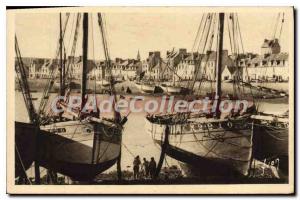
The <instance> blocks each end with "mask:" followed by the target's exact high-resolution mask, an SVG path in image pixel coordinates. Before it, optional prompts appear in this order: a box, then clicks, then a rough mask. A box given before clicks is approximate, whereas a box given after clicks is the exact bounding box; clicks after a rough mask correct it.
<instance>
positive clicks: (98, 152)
mask: <svg viewBox="0 0 300 200" xmlns="http://www.w3.org/2000/svg"><path fill="white" fill-rule="evenodd" d="M40 128H41V130H43V131H44V132H41V134H40V138H39V144H38V145H39V154H38V155H39V161H40V165H41V166H43V167H45V168H47V169H51V170H54V171H56V172H58V173H61V174H64V175H66V176H69V177H71V178H72V179H74V180H92V179H93V178H94V177H95V176H96V175H97V174H99V173H101V172H103V171H105V170H107V169H108V168H110V167H111V166H112V165H114V164H115V163H116V161H117V159H118V157H119V155H120V148H121V139H122V128H121V127H118V126H115V125H114V124H113V123H111V122H108V121H106V122H105V121H104V123H98V122H93V121H89V120H88V119H87V120H84V121H66V122H57V123H54V124H49V125H44V126H41V127H40Z"/></svg>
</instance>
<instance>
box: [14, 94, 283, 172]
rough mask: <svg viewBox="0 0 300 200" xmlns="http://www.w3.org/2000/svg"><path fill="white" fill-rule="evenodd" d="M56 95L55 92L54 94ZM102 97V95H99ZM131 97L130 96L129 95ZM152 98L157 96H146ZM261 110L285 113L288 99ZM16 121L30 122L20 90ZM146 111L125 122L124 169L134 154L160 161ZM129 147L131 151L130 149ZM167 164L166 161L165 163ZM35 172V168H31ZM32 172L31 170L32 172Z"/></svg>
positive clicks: (265, 103)
mask: <svg viewBox="0 0 300 200" xmlns="http://www.w3.org/2000/svg"><path fill="white" fill-rule="evenodd" d="M41 95H42V94H41V93H32V96H33V97H36V98H38V100H36V101H34V104H35V106H36V107H38V105H39V102H40V97H41ZM52 97H54V94H53V95H52ZM99 97H100V96H99ZM127 98H129V97H127ZM146 98H147V99H149V98H150V99H152V98H155V97H149V96H148V97H146ZM259 109H260V111H264V112H268V113H276V114H278V113H283V112H285V111H287V110H288V102H287V100H282V99H280V100H279V99H276V100H264V101H263V102H261V103H260V107H259ZM15 112H16V121H22V122H28V121H29V120H28V114H27V110H26V108H25V104H24V101H23V96H22V94H21V93H20V92H16V111H15ZM145 115H146V113H144V112H142V113H131V114H130V115H129V117H128V121H127V123H126V124H125V129H124V132H123V146H122V162H121V164H122V169H123V170H125V169H128V170H132V162H133V156H136V155H140V157H141V158H143V157H145V158H147V159H148V160H149V159H150V157H152V156H153V157H154V158H155V160H156V161H158V159H159V156H160V149H159V147H158V146H156V145H154V143H153V141H152V139H151V137H150V136H149V135H148V134H146V132H145V131H144V129H145V128H144V126H145ZM125 146H126V147H127V148H126V147H125ZM128 149H129V150H130V151H128ZM167 164H168V165H173V164H175V165H178V162H177V161H176V160H174V159H171V158H167ZM164 165H166V163H165V164H164ZM111 170H116V166H113V167H112V168H111V169H109V171H111ZM29 171H31V172H32V173H33V170H31V169H30V170H29ZM31 172H29V173H30V174H31Z"/></svg>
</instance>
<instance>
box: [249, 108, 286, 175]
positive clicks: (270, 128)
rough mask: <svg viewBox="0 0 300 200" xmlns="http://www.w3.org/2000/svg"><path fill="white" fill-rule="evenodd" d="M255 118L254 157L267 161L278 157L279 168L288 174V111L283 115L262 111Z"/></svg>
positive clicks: (253, 116) (253, 117)
mask: <svg viewBox="0 0 300 200" xmlns="http://www.w3.org/2000/svg"><path fill="white" fill-rule="evenodd" d="M251 118H252V119H254V129H253V132H254V135H253V140H254V142H255V145H254V149H253V151H254V153H253V155H254V158H255V159H258V160H261V161H264V160H266V161H267V162H269V161H270V162H272V161H276V160H277V159H278V161H279V163H277V164H279V165H278V168H279V169H280V170H281V171H282V172H284V173H285V174H288V155H289V153H288V149H289V148H288V135H289V134H288V132H289V119H288V112H287V113H285V114H283V115H272V114H266V113H261V114H259V115H252V116H251Z"/></svg>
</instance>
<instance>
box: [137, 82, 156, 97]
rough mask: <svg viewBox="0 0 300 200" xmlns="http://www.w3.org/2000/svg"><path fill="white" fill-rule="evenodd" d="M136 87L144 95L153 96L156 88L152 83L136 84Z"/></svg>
mask: <svg viewBox="0 0 300 200" xmlns="http://www.w3.org/2000/svg"><path fill="white" fill-rule="evenodd" d="M135 85H136V87H137V88H138V89H139V90H140V91H142V92H143V93H150V94H153V93H154V91H155V88H156V86H155V84H154V83H150V82H149V83H147V82H135Z"/></svg>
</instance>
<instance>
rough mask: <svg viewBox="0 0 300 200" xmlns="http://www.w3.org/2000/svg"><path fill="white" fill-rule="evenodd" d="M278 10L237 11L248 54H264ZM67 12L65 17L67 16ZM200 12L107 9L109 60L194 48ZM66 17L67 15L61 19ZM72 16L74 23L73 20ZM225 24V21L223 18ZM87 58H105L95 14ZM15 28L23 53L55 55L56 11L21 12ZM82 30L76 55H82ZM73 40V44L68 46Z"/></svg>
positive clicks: (283, 39) (285, 36)
mask: <svg viewBox="0 0 300 200" xmlns="http://www.w3.org/2000/svg"><path fill="white" fill-rule="evenodd" d="M277 15H278V12H267V13H265V12H261V11H260V12H247V13H238V16H239V21H240V27H241V33H242V39H243V44H244V49H245V51H246V52H254V53H259V52H260V46H261V45H262V42H263V40H264V39H265V38H271V36H272V34H273V33H272V32H274V31H273V29H274V25H275V22H276V19H277ZM63 16H65V15H63ZM74 16H75V13H71V15H70V19H69V23H68V27H67V32H66V40H65V43H66V46H67V49H68V52H70V49H71V45H70V44H71V41H72V37H70V33H71V30H72V24H73V28H74V24H75V20H74ZM201 16H202V14H201V13H195V12H192V13H188V12H187V13H184V12H181V13H161V12H160V13H153V12H150V13H147V12H144V13H141V12H138V13H134V12H126V13H121V12H120V13H107V14H106V15H105V18H106V27H107V32H108V42H109V51H110V56H111V58H115V57H121V58H136V56H137V52H138V51H140V54H141V58H142V59H146V57H147V55H148V52H149V51H161V53H162V56H163V57H164V56H165V53H166V51H167V50H171V49H172V48H175V49H178V48H186V49H188V51H190V50H191V48H192V46H193V43H194V40H195V37H196V32H197V29H198V26H199V23H200V20H201ZM64 19H65V18H64V17H63V20H64ZM73 20H74V21H73ZM288 20H289V19H285V23H284V25H283V31H282V35H281V40H280V44H281V47H282V51H284V52H287V51H288V49H289V46H288V35H289V34H290V31H291V30H290V29H289V27H288ZM225 27H226V22H225ZM89 30H90V31H89V55H88V57H89V58H92V59H103V50H102V43H101V35H100V31H99V26H98V24H97V17H96V14H92V15H90V18H89ZM15 31H16V35H17V38H18V42H19V46H20V50H21V53H22V56H24V57H41V58H53V57H55V51H56V48H57V41H58V35H59V15H58V13H18V14H16V17H15ZM228 38H229V37H228V33H226V32H225V33H224V49H229V39H228ZM81 39H82V31H81V29H80V32H79V41H78V45H77V50H76V55H79V54H81V45H82V40H81ZM68 44H69V45H68Z"/></svg>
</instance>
